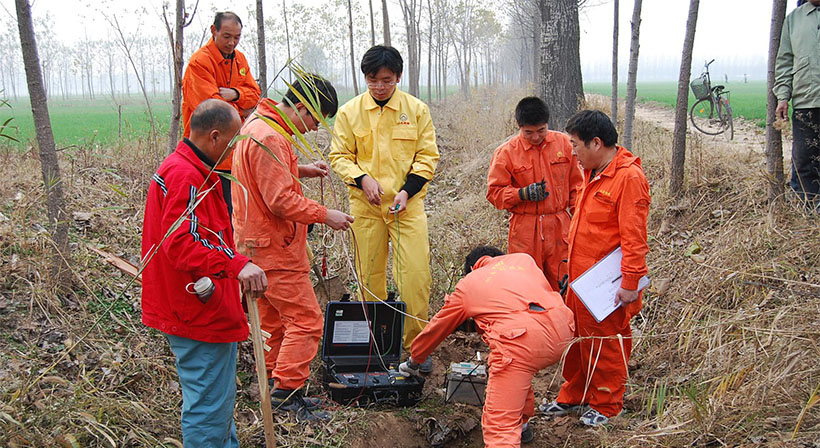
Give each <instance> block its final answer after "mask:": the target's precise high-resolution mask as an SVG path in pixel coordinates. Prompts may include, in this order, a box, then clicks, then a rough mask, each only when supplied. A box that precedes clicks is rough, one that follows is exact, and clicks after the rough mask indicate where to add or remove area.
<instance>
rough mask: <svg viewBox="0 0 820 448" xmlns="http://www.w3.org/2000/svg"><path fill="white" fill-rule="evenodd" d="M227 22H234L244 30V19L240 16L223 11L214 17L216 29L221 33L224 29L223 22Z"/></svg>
mask: <svg viewBox="0 0 820 448" xmlns="http://www.w3.org/2000/svg"><path fill="white" fill-rule="evenodd" d="M226 20H233V21H235V22H236V23H238V24H239V27H240V28H242V19H240V18H239V16H238V15H236V14H235V13H233V12H231V11H222V12H218V13H216V17H214V28H216V30H217V31H219V29H220V28H222V22H224V21H226Z"/></svg>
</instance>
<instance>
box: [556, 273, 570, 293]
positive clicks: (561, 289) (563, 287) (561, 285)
mask: <svg viewBox="0 0 820 448" xmlns="http://www.w3.org/2000/svg"><path fill="white" fill-rule="evenodd" d="M568 283H569V274H564V278H562V279H561V280H558V294H561V295H562V296H563V295H564V294H565V293H566V292H567V286H569V285H568Z"/></svg>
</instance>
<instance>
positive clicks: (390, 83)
mask: <svg viewBox="0 0 820 448" xmlns="http://www.w3.org/2000/svg"><path fill="white" fill-rule="evenodd" d="M365 84H367V87H373V88H375V89H379V88H384V87H393V86H395V85H396V84H398V83H397V82H396V81H388V82H380V81H379V82H377V81H365Z"/></svg>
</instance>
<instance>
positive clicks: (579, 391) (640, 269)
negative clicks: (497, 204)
mask: <svg viewBox="0 0 820 448" xmlns="http://www.w3.org/2000/svg"><path fill="white" fill-rule="evenodd" d="M566 129H567V133H568V134H569V135H570V140H571V141H572V152H573V153H575V155H576V156H577V157H578V161H579V163H580V164H581V167H582V168H583V169H584V184H583V185H582V187H581V190H580V191H579V192H578V202H577V204H576V205H575V214H574V215H573V216H572V222H571V223H570V226H569V252H568V259H569V281H570V282H572V281H574V280H575V279H577V278H578V277H579V276H580V275H581V274H583V273H584V272H585V271H586V270H587V269H589V268H591V267H592V266H593V265H595V263H597V262H598V261H600V260H601V259H602V258H604V257H606V256H607V255H608V254H609V253H610V252H612V251H613V250H615V249H616V248H618V247H620V248H621V251H622V252H623V259H622V260H621V278H620V288H619V289H618V292H617V295H616V297H615V298H614V299H613V300H614V301H615V303H616V304H617V305H620V307H619V308H617V309H616V310H615V311H614V312H613V313H612V314H610V315H609V316H607V317H606V318H605V319H604V320H603V321H601V322H597V321H596V320H595V318H594V317H593V316H592V314H591V313H590V312H589V310H587V308H586V306H584V304H583V302H581V300H580V299H579V298H578V296H576V295H575V293H574V292H573V291H572V289H569V290H568V291H567V298H566V302H567V306H568V307H569V308H570V309H571V310H572V312H573V313H574V314H575V336H576V337H579V338H581V339H580V340H578V341H577V342H575V343H574V344H573V345H572V347H570V349H569V351H568V353H567V357H566V361H565V363H564V372H563V374H564V380H565V381H564V384H563V385H561V390H560V391H559V392H558V398H557V400H556V401H554V402H552V403H550V404H545V405H541V411H542V412H543V413H545V414H552V415H565V414H568V413H570V412H579V411H581V412H583V415H581V423H583V424H585V425H589V426H599V425H603V424H606V423H607V422H608V421H609V418H611V417H613V416H615V415H618V414H619V413H620V412H621V410H623V407H624V391H625V390H626V389H625V386H626V379H627V365H628V363H629V356H630V354H631V353H632V329H631V328H630V325H629V321H630V319H632V317H633V316H635V315H636V314H638V311H640V310H641V293H640V291H639V289H638V282H639V280H640V279H641V277H643V276H644V275H646V273H647V266H646V254H647V253H648V252H649V244H648V242H647V232H646V221H647V218H648V216H649V203H650V197H649V183H648V182H647V180H646V176H645V175H644V173H643V169H642V168H641V159H639V158H638V157H635V156H634V155H632V153H630V152H629V151H628V150H627V149H626V148H624V147H622V146H618V145H616V142H617V141H618V131H616V130H615V126H613V124H612V121H611V120H610V119H609V117H608V116H607V115H606V114H604V113H603V112H601V111H597V110H596V111H592V110H584V111H581V112H578V113H577V114H575V115H573V116H572V117H571V118H570V119H569V121H567V127H566ZM583 405H588V406H586V407H584V406H583Z"/></svg>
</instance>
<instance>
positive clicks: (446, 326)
mask: <svg viewBox="0 0 820 448" xmlns="http://www.w3.org/2000/svg"><path fill="white" fill-rule="evenodd" d="M468 317H469V316H467V313H466V311H465V309H464V291H462V290H461V289H460V288H459V287H458V285H456V290H455V291H453V293H452V294H450V295H448V296H447V297H446V298H445V300H444V306H443V307H441V309H440V310H439V312H438V313H436V315H435V316H433V319H431V320H430V323H429V324H427V326H426V327H424V330H422V332H421V333H419V335H418V336H416V338H415V339H413V345H411V346H410V357H411V358H413V361H415V362H424V360H425V359H427V357H428V356H430V353H433V350H435V348H436V347H437V346H438V345H439V344H441V341H443V340H444V339H446V338H447V336H449V335H450V334H452V333H453V331H454V330H455V329H456V327H458V326H459V325H461V323H462V322H464V321H465V320H467V318H468Z"/></svg>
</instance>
